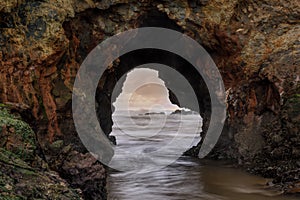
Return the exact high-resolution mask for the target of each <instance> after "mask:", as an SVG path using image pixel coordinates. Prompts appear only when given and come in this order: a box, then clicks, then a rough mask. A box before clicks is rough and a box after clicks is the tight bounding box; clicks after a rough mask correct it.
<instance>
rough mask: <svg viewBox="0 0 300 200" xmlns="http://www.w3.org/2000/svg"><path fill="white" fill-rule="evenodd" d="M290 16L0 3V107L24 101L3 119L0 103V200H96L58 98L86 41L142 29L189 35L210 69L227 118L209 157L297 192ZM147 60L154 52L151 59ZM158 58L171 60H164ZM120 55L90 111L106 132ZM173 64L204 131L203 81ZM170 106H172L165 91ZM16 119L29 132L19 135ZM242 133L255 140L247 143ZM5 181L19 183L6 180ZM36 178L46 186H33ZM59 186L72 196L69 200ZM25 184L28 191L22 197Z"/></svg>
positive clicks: (299, 138) (290, 9) (65, 101)
mask: <svg viewBox="0 0 300 200" xmlns="http://www.w3.org/2000/svg"><path fill="white" fill-rule="evenodd" d="M299 19H300V5H299V3H298V1H297V0H291V1H284V0H271V1H258V0H250V1H247V2H245V1H237V0H229V1H220V0H211V1H204V0H197V1H177V0H176V1H171V0H166V1H155V0H154V1H150V0H146V1H137V0H133V1H130V2H128V1H123V0H105V1H98V0H85V1H82V0H53V1H31V0H30V1H24V0H20V1H16V0H6V1H1V2H0V80H1V81H0V102H1V103H3V104H5V105H26V106H25V107H24V106H17V107H15V108H13V109H12V111H14V112H17V113H20V114H21V116H22V119H21V118H18V117H17V118H15V117H14V116H11V115H7V114H5V113H7V112H9V110H11V108H6V109H8V110H7V112H6V111H5V110H3V109H2V108H1V113H2V114H3V115H4V117H3V118H2V116H1V118H0V123H1V132H0V134H1V142H0V145H1V148H2V149H5V151H4V150H3V151H2V150H1V152H2V153H1V155H2V156H1V160H5V159H6V158H7V155H8V154H9V155H12V156H13V160H12V161H11V163H10V164H9V163H7V162H6V161H3V162H2V161H1V162H0V163H1V166H2V167H1V168H0V170H1V177H3V178H1V181H2V180H4V181H2V182H1V181H0V183H1V184H0V190H1V195H3V194H4V195H6V196H5V197H3V198H8V199H9V198H16V199H18V198H19V199H22V197H21V196H20V197H19V196H18V195H19V193H20V195H23V196H24V198H25V197H26V198H31V197H32V199H34V198H42V199H44V198H50V199H51V198H52V199H59V198H61V199H64V198H66V199H70V198H71V199H72V198H73V199H76V198H77V197H78V196H81V197H83V198H86V199H105V198H106V195H105V184H106V182H105V177H106V172H105V168H104V167H103V166H102V165H101V163H99V162H97V161H96V160H93V159H92V156H91V155H90V154H89V153H88V152H87V151H86V149H85V148H84V147H83V145H82V144H81V142H80V140H79V138H78V136H77V134H76V131H75V128H74V125H73V121H72V117H71V116H72V111H71V95H70V94H71V93H72V86H73V82H74V79H75V76H76V72H77V70H78V68H79V66H80V64H81V63H82V61H83V59H84V58H85V57H86V55H87V54H88V53H89V52H90V51H91V50H92V49H93V48H94V47H95V46H96V45H98V44H99V43H100V42H102V41H103V40H105V39H106V38H108V37H110V36H112V35H115V34H116V33H119V32H121V31H124V30H128V29H131V28H138V27H142V26H147V24H148V25H149V24H151V25H152V26H159V27H166V28H172V29H175V30H178V31H181V32H183V33H185V34H187V35H189V36H190V37H192V38H193V39H195V40H196V41H197V42H199V43H200V44H201V45H202V46H203V47H204V48H205V49H206V50H207V51H208V52H209V53H210V55H211V56H212V58H213V59H214V61H215V63H216V65H217V66H218V68H219V71H220V73H221V75H222V77H223V80H224V83H225V88H226V91H227V113H228V117H227V120H226V126H225V128H224V130H223V133H222V136H221V138H220V140H219V142H218V145H217V146H216V147H215V149H214V151H213V152H212V153H211V154H210V158H216V159H230V160H233V161H234V162H235V163H239V164H240V165H241V166H243V167H246V168H248V169H249V170H250V171H252V172H254V173H258V174H260V175H263V176H266V177H270V178H273V179H274V181H273V183H272V185H275V186H276V187H278V188H279V189H280V190H283V191H284V192H286V193H299V175H300V174H299V171H300V170H299V156H300V153H299V152H300V150H299V142H300V135H299V134H300V128H299V124H300V123H299V121H300V117H299V116H300V111H299V102H300V101H299V94H300V90H299V88H300V86H299V84H300V81H299V77H300V68H299V65H300V57H299V54H300V42H299V36H300V26H299V24H300V22H299ZM135 55H140V56H139V58H140V59H141V60H140V61H139V62H142V61H145V60H147V56H145V55H144V56H142V55H143V54H142V53H140V54H139V53H136V54H135ZM147 55H153V56H154V55H155V56H157V57H159V53H156V54H155V53H152V54H147ZM164 55H165V54H164ZM168 56H170V55H168ZM161 57H162V56H161ZM162 59H165V60H170V61H174V63H176V62H177V61H178V62H181V61H179V60H178V59H175V58H174V57H172V56H170V57H166V58H162ZM130 60H132V59H130V57H123V58H121V59H120V60H119V61H118V62H115V63H114V64H113V65H112V66H110V68H109V69H107V70H106V72H105V73H104V75H103V76H102V77H101V79H100V81H99V85H98V89H97V95H96V98H97V105H96V108H97V113H98V115H99V116H98V118H99V121H100V125H101V127H102V128H103V129H104V130H105V132H106V134H107V135H109V133H110V131H111V127H112V120H111V115H112V112H113V111H112V109H111V108H112V107H111V103H110V102H113V100H112V99H111V93H112V91H113V88H114V86H115V84H116V82H117V80H118V79H119V78H120V77H121V76H122V75H123V74H125V73H126V72H127V71H128V70H130V69H131V67H132V66H130V65H129V64H128V63H130ZM136 63H138V61H136ZM181 63H183V62H181ZM131 64H134V63H132V62H131ZM184 66H187V65H184ZM175 68H176V66H175ZM176 69H177V70H179V71H180V72H181V73H182V74H184V75H185V77H187V79H188V80H189V81H190V82H191V83H192V85H193V87H194V89H195V92H196V93H197V95H198V96H199V97H201V98H199V102H200V104H201V106H202V109H200V110H202V113H200V114H201V115H202V116H204V119H203V120H204V127H203V130H204V132H203V133H202V135H203V136H204V135H205V130H207V124H208V121H209V116H210V109H209V107H210V104H209V94H206V93H205V91H206V89H205V84H203V82H201V81H199V80H201V77H196V76H195V73H194V72H193V71H192V69H191V68H189V67H180V66H179V65H178V66H177V68H176ZM179 93H183V94H184V90H182V91H179ZM170 100H171V101H172V102H176V101H177V100H176V97H172V96H170ZM23 120H25V121H26V122H28V123H29V125H30V126H31V127H32V128H33V130H31V131H29V128H28V124H27V125H25V124H26V123H25V122H22V121H23ZM27 134H29V135H27ZM2 138H4V139H3V140H2ZM254 138H256V139H259V140H260V142H259V143H257V144H253V143H254V142H255V140H254ZM57 140H58V141H63V145H58V146H57V147H55V148H54V149H53V146H51V143H53V142H54V143H55V141H57ZM198 148H199V147H198ZM196 150H197V148H195V151H196ZM191 152H192V153H191V154H195V153H193V152H194V151H191ZM24 154H26V155H27V156H28V159H29V160H30V159H35V158H36V156H38V157H41V159H38V160H42V161H43V163H44V164H43V165H46V163H48V164H47V165H49V168H50V169H51V170H55V171H56V172H53V171H51V170H50V171H51V172H49V173H50V174H51V173H54V174H55V175H54V177H55V178H53V177H52V175H49V174H48V172H47V173H46V172H45V171H42V170H40V169H35V167H32V166H31V164H32V163H31V161H29V163H27V162H28V160H27V158H25V157H23V155H24ZM20 155H22V156H21V157H20ZM20 159H21V160H23V159H24V161H22V163H23V164H24V162H26V163H27V164H26V167H25V168H26V170H27V171H24V170H23V169H21V171H20V170H19V168H18V170H19V171H18V170H17V171H16V172H14V173H13V172H12V169H11V166H13V165H19V164H18V163H20V162H21V161H20ZM32 162H33V161H32ZM80 163H82V164H80ZM84 163H88V164H84ZM23 164H22V166H23ZM24 165H25V164H24ZM27 165H28V166H27ZM77 165H80V166H77ZM16 169H17V168H16ZM31 169H32V170H33V172H32V170H31ZM22 170H23V171H22ZM28 170H29V171H28ZM47 170H48V169H47ZM47 170H46V171H47ZM96 171H97V173H96ZM27 172H30V173H34V174H35V175H34V177H36V178H37V179H34V181H31V182H30V183H29V181H28V180H29V179H31V178H29V179H27V178H26V177H30V176H24V177H25V178H19V177H23V174H24V173H27ZM94 172H95V173H96V174H97V175H95V176H94ZM30 173H29V174H30ZM58 174H59V175H58ZM59 176H61V177H63V178H65V179H66V180H67V182H68V183H67V182H66V181H65V180H63V179H61V178H59ZM84 176H87V177H88V178H87V179H83V178H82V177H84ZM16 180H20V184H21V186H22V185H27V186H26V187H30V188H29V189H28V188H27V189H26V190H25V189H24V187H23V186H22V187H21V186H16V185H14V184H15V183H16ZM22 181H24V182H23V183H22ZM41 182H47V183H49V184H48V186H49V185H53V186H55V188H54V189H53V188H50V186H49V187H48V186H45V187H44V186H43V185H39V184H37V183H41ZM60 183H61V184H62V185H63V186H61V188H60V186H58V185H60ZM69 184H71V186H72V187H73V188H80V190H81V191H82V193H80V194H77V192H76V191H77V190H74V189H72V188H71V187H70V186H69ZM56 186H57V187H58V188H59V189H58V188H56ZM32 187H33V188H34V187H37V189H36V190H34V189H33V190H32V191H38V192H37V193H34V194H33V193H28V192H29V191H31V189H32ZM18 188H23V189H20V190H19V189H18ZM2 191H4V192H2ZM18 191H21V192H18ZM47 191H50V192H47ZM57 191H67V192H66V193H64V192H57ZM55 193H62V197H57V196H51V195H55ZM46 194H49V195H50V196H45V195H46ZM64 195H65V196H64ZM81 197H78V198H81Z"/></svg>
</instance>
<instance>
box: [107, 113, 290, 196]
mask: <svg viewBox="0 0 300 200" xmlns="http://www.w3.org/2000/svg"><path fill="white" fill-rule="evenodd" d="M131 115H132V116H131V117H129V116H128V113H127V115H125V114H124V113H123V114H122V113H121V114H119V115H114V123H115V125H114V127H113V133H112V135H115V136H116V137H117V143H118V146H117V151H118V154H119V156H120V157H122V155H123V154H122V152H129V153H131V154H139V153H141V152H146V153H147V152H152V151H157V150H159V149H160V148H162V147H163V146H164V145H168V141H170V140H172V138H174V136H175V135H176V134H184V136H185V137H187V138H189V137H190V139H191V138H194V131H195V130H194V129H195V126H197V123H198V125H199V117H200V116H199V115H198V116H196V115H186V116H181V117H180V116H178V115H168V116H167V115H161V114H153V115H142V114H138V113H131ZM182 121H186V122H188V123H182ZM200 125H201V123H200ZM180 126H184V127H181V129H179V127H180ZM197 131H199V130H197ZM199 140H200V138H199V136H198V137H196V138H195V140H194V142H195V141H199ZM177 150H180V151H182V148H181V147H178V149H176V148H172V151H170V152H168V153H169V154H170V155H168V154H166V155H160V156H161V159H168V158H169V157H170V156H171V157H172V155H177V153H174V152H176V151H177ZM181 153H182V152H181ZM133 164H135V163H133ZM143 167H144V168H147V166H143ZM124 169H126V166H125V167H124ZM267 181H268V180H266V179H264V178H261V177H257V176H253V175H250V174H248V173H246V172H243V171H241V170H239V169H235V168H233V167H231V166H228V165H225V164H224V163H220V162H212V161H200V160H199V159H195V158H190V157H180V158H179V159H177V160H176V161H175V162H174V163H172V164H170V165H168V166H166V167H163V168H160V169H157V170H154V171H153V170H152V171H151V172H147V173H141V171H140V170H132V171H123V172H119V171H115V170H111V171H110V172H109V177H108V188H107V189H108V199H110V200H114V199H118V200H140V199H144V200H147V199H149V200H150V199H151V200H164V199H170V200H184V199H197V200H213V199H214V200H271V199H274V200H296V198H294V197H286V196H281V195H279V193H278V192H277V191H272V190H268V189H266V188H265V187H264V185H265V183H266V182H267Z"/></svg>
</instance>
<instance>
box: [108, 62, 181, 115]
mask: <svg viewBox="0 0 300 200" xmlns="http://www.w3.org/2000/svg"><path fill="white" fill-rule="evenodd" d="M168 96H169V95H168V90H167V88H166V87H165V84H164V82H163V81H162V80H161V79H160V78H159V77H158V72H157V71H156V70H152V69H147V68H139V69H134V70H132V71H131V72H129V73H128V74H127V77H126V80H125V82H124V85H123V88H122V93H121V94H120V95H119V96H118V98H117V99H116V102H115V103H113V105H114V107H115V109H116V111H118V110H127V109H128V110H149V111H153V112H156V111H164V110H166V111H172V110H176V109H178V108H179V107H178V106H176V105H173V104H172V103H171V102H170V100H169V98H168Z"/></svg>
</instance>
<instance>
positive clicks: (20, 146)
mask: <svg viewBox="0 0 300 200" xmlns="http://www.w3.org/2000/svg"><path fill="white" fill-rule="evenodd" d="M0 130H1V133H0V136H1V144H0V199H66V200H67V199H74V200H79V199H82V192H81V191H80V190H79V189H75V188H71V187H70V185H69V184H68V183H67V182H66V181H65V180H63V179H62V178H61V177H60V176H59V175H58V173H57V172H54V171H51V170H49V169H48V165H47V163H45V162H44V161H43V160H42V159H41V158H40V157H38V155H37V154H36V151H37V147H36V141H35V134H34V132H33V131H32V129H31V128H30V126H29V125H28V124H27V123H25V122H24V121H22V120H21V119H20V118H18V117H16V116H14V115H12V114H10V112H9V110H8V109H7V108H5V107H4V106H3V105H1V107H0Z"/></svg>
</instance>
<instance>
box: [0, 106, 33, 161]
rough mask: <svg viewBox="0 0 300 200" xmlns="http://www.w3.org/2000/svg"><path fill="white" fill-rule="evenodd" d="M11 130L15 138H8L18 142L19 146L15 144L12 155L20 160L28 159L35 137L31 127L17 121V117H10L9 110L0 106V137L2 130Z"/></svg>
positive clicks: (19, 120)
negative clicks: (15, 155) (17, 156)
mask: <svg viewBox="0 0 300 200" xmlns="http://www.w3.org/2000/svg"><path fill="white" fill-rule="evenodd" d="M4 127H6V129H7V130H8V129H11V128H12V129H13V133H9V134H16V135H15V136H13V135H12V136H10V137H12V138H17V139H19V140H20V143H21V144H20V145H17V144H16V149H15V150H14V153H16V154H17V155H19V157H20V158H23V159H24V158H25V159H26V158H28V157H30V155H29V154H32V152H33V151H34V149H35V148H36V146H35V135H34V132H33V130H32V129H31V127H30V126H29V125H28V124H27V123H25V122H24V121H22V120H21V119H19V118H18V117H17V116H15V115H12V114H11V113H10V112H9V110H8V109H7V108H6V107H5V105H1V106H0V135H1V133H2V130H3V128H4Z"/></svg>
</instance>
